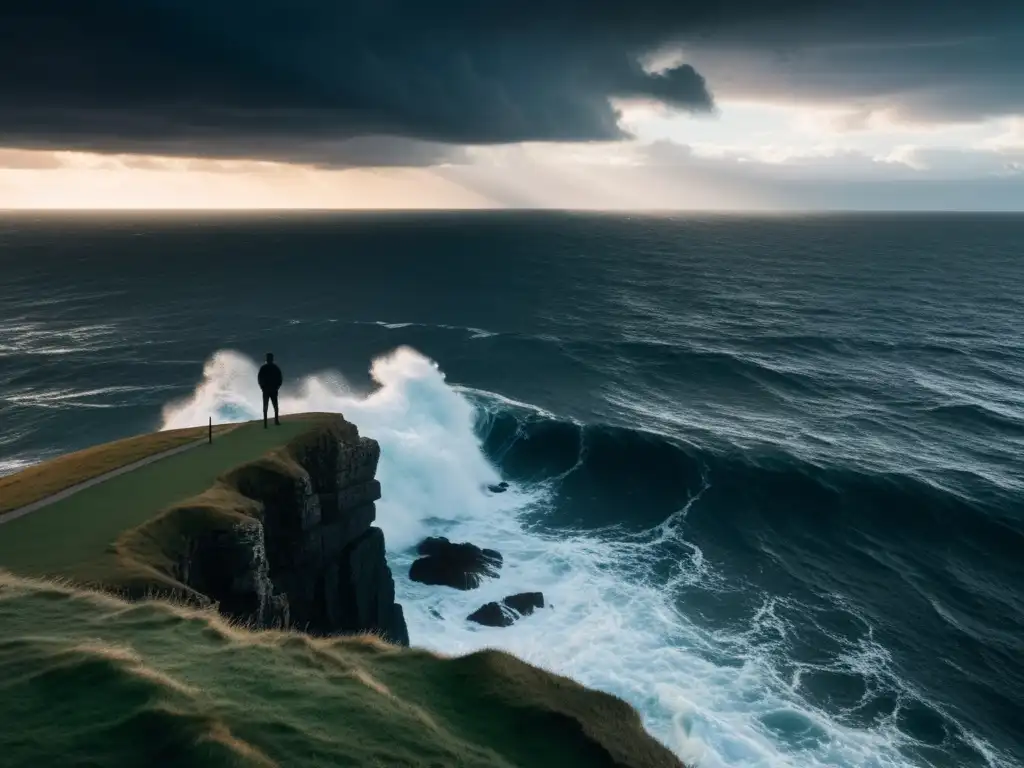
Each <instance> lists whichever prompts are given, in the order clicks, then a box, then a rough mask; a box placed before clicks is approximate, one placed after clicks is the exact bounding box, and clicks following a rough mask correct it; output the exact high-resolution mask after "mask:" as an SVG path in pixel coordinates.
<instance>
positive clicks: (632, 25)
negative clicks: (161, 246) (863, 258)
mask: <svg viewBox="0 0 1024 768" xmlns="http://www.w3.org/2000/svg"><path fill="white" fill-rule="evenodd" d="M0 207H72V208H74V207H170V208H180V207H200V208H204V207H398V208H419V207H442V208H446V207H457V208H473V207H557V208H598V209H601V208H628V209H657V208H661V209H664V208H672V209H678V208H682V209H688V208H695V209H716V210H719V209H721V210H742V209H765V210H794V209H795V210H803V209H885V210H892V209H897V210H898V209H908V210H921V209H946V210H1024V2H1009V1H1004V2H996V1H995V0H972V1H971V2H959V1H958V2H951V1H950V0H930V2H926V1H925V0H902V1H901V2H893V0H887V1H886V2H883V1H882V0H847V2H844V3H841V4H837V3H834V2H828V3H826V2H816V1H815V0H763V1H762V2H757V1H756V0H734V1H733V2H729V3H722V2H718V0H705V2H688V1H687V0H519V1H518V2H516V1H515V0H490V1H485V0H262V1H261V0H247V2H242V0H91V1H90V2H82V1H81V0H31V2H29V1H28V0H25V1H24V2H11V3H4V4H3V5H2V6H0Z"/></svg>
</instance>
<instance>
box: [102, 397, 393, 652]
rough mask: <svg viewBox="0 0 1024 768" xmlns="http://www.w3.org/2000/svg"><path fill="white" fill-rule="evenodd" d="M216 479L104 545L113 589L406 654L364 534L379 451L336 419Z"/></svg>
mask: <svg viewBox="0 0 1024 768" xmlns="http://www.w3.org/2000/svg"><path fill="white" fill-rule="evenodd" d="M303 418H305V419H307V420H308V421H309V428H308V429H307V430H305V431H303V432H302V433H301V434H299V435H298V436H297V437H295V438H293V439H291V440H289V441H288V442H287V443H285V444H284V445H283V446H282V447H280V448H278V449H275V450H273V451H271V452H269V453H268V454H266V455H265V456H263V457H261V458H259V459H257V460H255V461H251V462H247V463H245V464H242V465H240V466H238V467H235V468H234V469H232V470H230V471H228V472H226V473H225V474H223V475H222V476H221V477H220V478H218V480H217V481H216V482H215V483H214V485H213V486H212V487H211V488H210V489H208V490H207V491H205V492H204V493H202V494H200V495H199V496H196V497H193V498H190V499H187V500H185V501H182V502H180V503H177V504H175V505H173V506H171V507H169V508H168V509H166V510H165V511H164V512H162V513H161V514H160V515H158V516H157V517H155V518H154V519H152V520H149V521H147V522H145V523H143V524H142V525H141V526H139V527H138V528H135V529H133V530H131V531H128V532H126V533H125V534H124V535H122V536H121V537H120V538H119V539H118V540H117V542H116V543H115V545H114V546H115V549H116V552H117V555H118V561H119V568H118V571H119V576H118V578H117V579H116V583H117V586H118V587H120V588H121V589H123V590H126V591H127V592H128V593H129V594H130V595H132V596H135V597H139V596H142V595H145V594H153V593H158V594H159V593H166V592H170V593H173V594H176V595H178V596H184V597H187V598H191V599H194V600H199V601H200V602H204V601H207V600H209V601H212V602H213V603H215V604H216V605H217V606H218V608H219V610H220V612H221V613H223V614H225V615H226V616H229V617H230V618H232V619H233V620H235V621H237V622H241V623H244V624H246V625H248V626H251V627H253V628H287V627H293V628H296V629H301V630H303V631H306V632H309V633H311V634H318V635H331V634H339V633H356V632H370V633H374V634H377V635H379V636H380V637H382V638H384V639H386V640H388V641H390V642H393V643H396V644H399V645H408V644H409V635H408V631H407V630H406V626H405V619H404V617H403V614H402V607H401V606H400V605H398V604H397V603H396V602H395V585H394V581H393V579H392V576H391V570H390V568H389V567H388V564H387V560H386V558H385V546H384V534H383V533H382V532H381V530H380V529H379V528H377V527H375V526H374V525H373V523H374V521H375V519H376V505H375V502H376V501H377V500H378V499H379V498H380V496H381V488H380V483H379V482H378V481H377V480H376V479H375V477H374V476H375V474H376V471H377V463H378V461H379V459H380V446H379V445H378V443H377V442H376V441H375V440H373V439H371V438H368V437H361V436H360V435H359V431H358V429H357V428H356V427H355V425H353V424H350V423H349V422H347V421H345V420H344V419H343V418H341V417H340V416H337V415H330V414H322V415H320V414H315V415H305V416H304V417H303Z"/></svg>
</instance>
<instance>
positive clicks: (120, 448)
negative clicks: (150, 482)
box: [0, 424, 236, 514]
mask: <svg viewBox="0 0 1024 768" xmlns="http://www.w3.org/2000/svg"><path fill="white" fill-rule="evenodd" d="M235 426H236V425H234V424H224V425H221V426H216V427H214V428H213V431H214V434H215V435H218V434H220V433H222V432H225V431H228V430H231V429H234V428H235ZM206 435H207V427H192V428H189V429H172V430H168V431H166V432H154V433H153V434H150V435H136V436H135V437H126V438H125V439H123V440H115V441H114V442H112V443H104V444H103V445H96V446H93V447H91V448H86V449H84V450H81V451H75V452H74V453H67V454H65V455H63V456H58V457H57V458H55V459H51V460H50V461H47V462H44V463H42V464H37V465H35V466H33V467H28V468H27V469H23V470H22V471H20V472H18V473H16V474H13V475H7V476H6V477H0V514H3V513H4V512H10V511H11V510H14V509H19V508H20V507H27V506H28V505H29V504H32V503H34V502H36V501H39V500H41V499H45V498H46V497H47V496H52V495H54V494H55V493H59V492H61V491H63V490H66V489H68V488H70V487H71V486H73V485H78V484H79V483H84V482H85V481H87V480H92V479H93V478H94V477H99V476H100V475H103V474H106V473H107V472H111V471H113V470H115V469H120V468H121V467H123V466H126V465H128V464H132V463H134V462H136V461H139V460H140V459H145V458H147V457H149V456H153V455H154V454H157V453H162V452H163V451H169V450H171V449H173V448H179V447H181V446H183V445H188V444H190V443H195V442H197V441H199V440H202V439H203V438H205V437H206Z"/></svg>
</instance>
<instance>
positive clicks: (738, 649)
mask: <svg viewBox="0 0 1024 768" xmlns="http://www.w3.org/2000/svg"><path fill="white" fill-rule="evenodd" d="M371 372H372V375H373V378H374V379H375V381H376V382H377V383H378V385H379V387H378V388H377V389H376V390H375V391H374V392H373V393H372V394H369V395H359V394H355V393H354V392H353V391H352V390H351V389H350V388H349V387H348V386H347V385H346V383H345V382H344V381H343V380H342V379H341V378H340V377H339V376H338V375H336V374H332V373H325V374H322V375H317V376H311V377H309V378H307V379H305V380H303V381H302V382H301V383H299V384H298V385H297V386H295V387H294V388H292V389H289V390H286V391H284V392H282V396H281V406H282V409H283V410H284V412H286V413H287V412H298V411H336V412H341V413H343V414H344V415H345V416H346V417H347V418H348V419H349V420H351V421H353V422H354V423H356V424H357V425H358V426H359V428H360V430H361V432H362V433H363V434H366V435H370V436H372V437H374V438H376V439H377V440H378V441H379V442H380V444H381V447H382V457H381V464H380V469H379V472H378V476H379V478H380V480H381V483H382V485H383V488H384V498H383V499H382V500H381V501H380V502H379V504H378V524H379V525H380V527H381V528H382V529H383V530H384V532H385V535H386V538H387V542H388V548H389V559H390V561H391V564H392V569H393V571H394V573H395V579H396V583H397V590H398V595H399V599H400V600H401V602H402V603H403V604H404V606H405V610H406V616H407V619H408V623H409V630H410V634H411V636H412V638H413V643H414V644H416V645H419V646H423V647H428V648H431V649H434V650H437V651H441V652H445V653H463V652H467V651H471V650H475V649H479V648H483V647H498V648H503V649H506V650H509V651H511V652H513V653H515V654H517V655H518V656H520V657H521V658H524V659H526V660H528V661H530V662H532V663H534V664H537V665H539V666H542V667H545V668H547V669H551V670H553V671H556V672H559V673H562V674H565V675H568V676H570V677H573V678H575V679H577V680H579V681H580V682H582V683H584V684H586V685H589V686H592V687H594V688H597V689H601V690H604V691H608V692H611V693H614V694H617V695H619V696H621V697H623V698H624V699H626V700H627V701H629V702H630V703H631V704H633V705H634V706H635V707H636V708H637V709H638V710H639V711H640V712H641V714H642V716H643V718H644V722H645V724H646V726H647V727H648V729H649V730H650V731H651V732H652V733H653V734H654V735H655V736H657V737H658V738H659V739H661V740H662V741H663V742H665V743H666V744H668V745H669V746H670V747H671V748H672V749H673V750H675V751H676V752H677V753H678V754H679V756H680V757H682V758H683V759H684V760H685V761H687V762H689V763H690V764H691V765H694V766H700V767H701V768H718V767H719V766H757V767H758V768H767V767H768V766H773V767H774V766H793V767H794V768H795V767H796V766H800V767H801V768H803V767H806V766H862V767H864V768H867V767H869V766H870V767H872V768H883V767H884V766H904V765H911V764H912V761H910V760H909V759H907V758H906V757H904V756H903V755H901V754H900V753H899V752H898V751H897V749H896V741H897V740H898V739H900V738H902V737H901V736H900V735H899V733H898V731H896V729H895V727H892V726H889V725H885V724H883V725H882V726H879V727H878V728H877V729H861V728H853V727H848V726H844V725H842V724H840V723H838V722H836V721H835V720H834V719H832V718H830V717H829V716H828V715H827V714H825V713H823V712H820V711H817V710H815V709H813V708H811V707H810V706H808V705H807V703H806V702H804V701H803V700H802V699H801V698H800V697H799V696H798V695H797V694H796V693H794V692H793V691H792V688H791V686H792V680H791V679H788V678H787V679H783V678H782V677H781V676H779V675H778V674H777V673H776V672H775V671H774V670H773V665H772V664H771V663H770V662H769V660H768V659H767V658H765V656H764V655H763V651H760V650H758V646H757V645H755V644H754V643H753V642H750V641H748V640H747V639H746V637H745V635H746V633H740V634H738V635H736V636H722V635H716V634H714V633H712V632H710V631H708V630H706V629H703V628H701V627H699V626H698V625H696V624H694V623H693V622H691V621H689V620H688V619H687V617H686V615H685V612H683V613H680V612H679V610H678V609H677V607H676V601H675V599H674V598H673V597H672V595H671V592H672V585H673V583H688V584H694V583H700V584H702V585H703V584H707V587H708V588H712V589H713V588H714V585H715V578H714V577H713V575H712V574H710V570H709V566H708V564H707V563H706V562H705V560H704V558H703V555H702V554H701V552H700V550H699V549H698V548H697V547H695V546H693V545H687V544H685V542H683V545H682V546H681V547H680V548H679V564H678V568H677V569H676V572H675V574H674V575H673V576H672V577H670V583H668V584H666V583H665V582H664V579H662V581H661V582H659V581H657V580H656V579H654V578H653V576H652V574H651V572H650V571H649V570H648V569H645V567H644V566H645V563H646V558H648V553H649V552H650V551H651V548H652V547H653V546H654V545H655V544H657V543H659V542H662V543H663V542H664V539H665V537H666V536H668V535H669V534H671V533H672V530H671V529H674V528H675V527H676V524H677V523H678V522H679V521H680V519H681V517H685V514H686V513H685V510H681V511H680V513H678V514H677V515H676V516H674V518H673V519H670V520H669V521H666V523H664V524H663V525H662V526H659V527H658V528H657V529H655V530H653V531H651V532H649V536H647V537H646V538H645V537H632V538H631V539H628V540H620V541H615V540H612V539H610V538H609V537H607V536H604V535H601V534H594V533H589V534H582V533H572V532H562V533H561V534H559V535H552V534H550V533H544V532H541V531H539V530H537V529H536V528H535V527H531V526H530V525H529V524H528V523H527V522H526V518H525V515H524V513H525V512H528V511H529V512H532V513H537V512H542V511H543V510H544V509H545V508H546V504H547V502H548V494H549V487H547V486H532V487H517V486H516V485H513V486H512V487H511V488H510V490H509V491H508V492H507V493H504V494H497V495H491V494H489V493H487V492H486V490H485V487H486V485H487V484H488V483H493V482H495V481H497V480H498V479H499V474H498V471H497V470H496V468H495V467H493V466H492V465H491V464H490V463H489V462H488V460H487V458H486V457H485V455H484V453H483V451H482V449H481V444H480V440H479V438H478V437H477V435H476V434H475V432H474V425H475V420H476V415H477V414H476V413H475V411H474V406H473V405H471V403H470V402H469V400H468V399H467V398H466V396H465V394H464V393H463V392H460V391H459V390H457V389H456V388H454V387H452V386H450V385H448V384H447V383H446V382H445V379H444V375H443V374H442V373H441V371H440V370H439V369H438V367H437V366H436V365H435V364H434V363H433V362H432V361H430V360H428V359H426V358H424V357H423V356H422V355H420V354H418V353H417V352H415V351H413V350H411V349H408V348H402V349H398V350H396V351H394V352H392V353H391V354H389V355H387V356H385V357H382V358H379V359H377V360H376V361H374V363H373V366H372V369H371ZM476 394H479V393H476ZM494 402H495V404H496V406H495V407H502V406H503V405H507V404H508V403H505V404H501V403H500V402H499V400H497V399H495V400H494ZM260 408H261V403H260V393H259V390H258V388H257V386H256V365H255V364H254V363H253V362H252V361H251V360H249V359H247V358H245V357H244V356H242V355H240V354H238V353H235V352H229V351H224V352H218V353H217V354H216V355H215V356H214V357H213V358H212V359H211V360H210V361H209V362H208V363H207V366H206V370H205V372H204V378H203V381H202V382H201V383H200V384H199V386H198V387H197V388H196V391H195V393H194V394H193V396H192V397H191V398H189V399H188V400H186V401H184V402H180V403H176V404H172V405H170V406H168V407H167V408H166V409H165V413H164V428H167V429H170V428H175V427H184V426H191V425H198V424H205V423H206V420H207V418H208V417H209V416H213V418H214V420H215V421H218V422H221V421H230V420H237V419H242V418H253V417H255V416H257V415H258V413H259V411H260ZM676 518H679V519H676ZM429 534H440V535H445V536H448V537H450V538H452V539H454V540H458V541H472V542H474V543H477V544H479V545H481V546H489V547H493V548H495V549H498V550H500V551H501V552H502V553H503V555H504V557H505V566H504V568H503V571H502V575H501V578H500V579H497V580H490V581H487V582H486V583H485V584H484V585H483V586H482V587H481V588H480V589H478V590H473V591H471V592H457V591H455V590H448V589H444V588H436V587H426V586H424V585H420V584H414V583H411V582H410V581H409V580H408V579H407V578H406V576H405V574H406V573H407V572H408V565H409V563H411V561H412V559H413V554H412V547H413V546H414V545H415V543H416V542H417V541H418V540H419V539H420V538H421V537H423V536H425V535H429ZM530 590H540V591H543V592H544V594H545V596H546V598H547V601H548V603H549V605H550V606H552V607H550V608H548V609H545V610H542V611H540V612H539V613H538V614H535V615H534V616H531V617H528V618H525V619H523V620H521V621H520V622H518V623H517V624H516V625H514V626H512V627H510V628H506V629H492V628H485V627H478V626H476V625H473V624H470V623H468V622H466V621H465V617H466V615H467V614H469V613H470V612H472V611H473V610H475V609H476V608H478V607H479V606H480V605H482V604H483V603H485V602H487V601H490V600H496V599H500V598H502V597H503V596H505V595H507V594H510V593H514V592H522V591H530ZM773 622H775V623H777V619H776V618H775V615H774V604H773V603H772V602H771V601H770V600H769V601H766V604H765V608H764V610H762V611H761V612H759V613H758V616H757V617H755V619H754V623H756V624H757V625H758V626H757V627H751V629H750V631H751V632H753V631H754V630H756V629H757V630H759V629H761V628H763V627H765V626H768V625H772V626H774V624H773ZM776 629H778V631H785V628H784V627H776Z"/></svg>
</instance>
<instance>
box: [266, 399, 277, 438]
mask: <svg viewBox="0 0 1024 768" xmlns="http://www.w3.org/2000/svg"><path fill="white" fill-rule="evenodd" d="M269 403H270V393H269V392H264V393H263V428H264V429H266V428H267V405H268V404H269ZM274 410H275V411H276V410H277V397H276V396H275V397H274Z"/></svg>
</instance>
